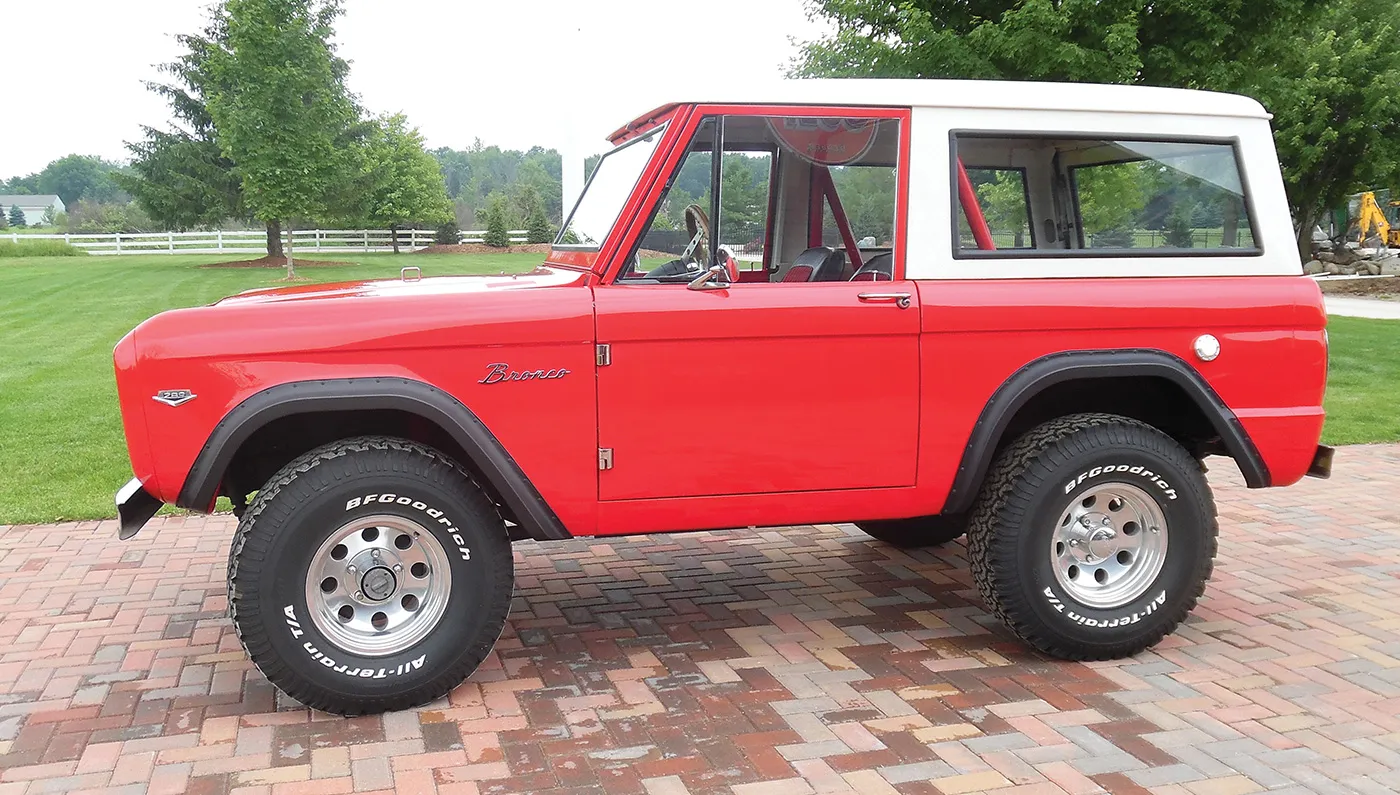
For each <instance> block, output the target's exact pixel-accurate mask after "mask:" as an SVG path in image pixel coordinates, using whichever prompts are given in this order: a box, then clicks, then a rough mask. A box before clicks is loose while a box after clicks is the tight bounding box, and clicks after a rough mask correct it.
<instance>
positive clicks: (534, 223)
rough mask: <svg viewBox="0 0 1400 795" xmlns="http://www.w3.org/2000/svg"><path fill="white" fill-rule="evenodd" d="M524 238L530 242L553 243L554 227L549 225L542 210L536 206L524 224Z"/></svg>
mask: <svg viewBox="0 0 1400 795" xmlns="http://www.w3.org/2000/svg"><path fill="white" fill-rule="evenodd" d="M525 229H526V233H525V234H526V240H527V241H528V242H530V243H553V242H554V227H552V226H550V225H549V219H548V218H546V217H545V215H544V210H543V209H541V208H539V207H536V208H535V211H534V212H532V213H530V218H529V219H528V221H527V222H526V224H525Z"/></svg>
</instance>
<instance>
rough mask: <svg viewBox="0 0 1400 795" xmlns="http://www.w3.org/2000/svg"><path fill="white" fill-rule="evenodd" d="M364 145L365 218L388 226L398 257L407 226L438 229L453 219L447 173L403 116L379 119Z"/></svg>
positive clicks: (373, 124)
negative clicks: (402, 231)
mask: <svg viewBox="0 0 1400 795" xmlns="http://www.w3.org/2000/svg"><path fill="white" fill-rule="evenodd" d="M364 146H365V153H364V158H363V159H364V165H365V168H366V171H365V182H366V183H367V184H366V186H365V188H364V192H363V200H364V201H365V204H366V211H365V217H366V219H367V220H369V222H370V223H373V224H387V225H388V227H389V230H390V231H391V233H392V237H393V243H394V253H398V250H399V235H398V230H399V226H400V225H401V224H405V223H424V224H431V225H435V226H436V225H439V224H444V223H446V222H447V221H448V220H449V219H451V217H452V205H451V202H450V201H449V200H448V198H447V190H446V188H444V187H443V181H442V171H441V170H440V169H439V168H438V163H437V161H436V160H435V159H434V158H433V156H432V155H430V154H428V153H427V151H425V150H424V149H423V136H422V135H420V134H419V132H418V130H416V129H413V130H410V129H408V121H407V120H406V119H405V118H404V117H403V115H401V114H400V115H394V116H388V117H385V118H383V119H377V120H375V121H374V122H373V123H372V124H371V125H370V132H369V134H368V135H367V136H366V140H365V143H364ZM454 242H455V241H454Z"/></svg>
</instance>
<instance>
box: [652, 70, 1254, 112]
mask: <svg viewBox="0 0 1400 795" xmlns="http://www.w3.org/2000/svg"><path fill="white" fill-rule="evenodd" d="M669 101H670V102H685V103H701V104H724V105H759V104H773V105H818V104H820V105H850V106H870V107H928V108H968V109H977V110H1011V111H1085V112H1090V113H1138V114H1147V113H1151V114H1159V115H1180V116H1226V117H1236V118H1251V119H1266V120H1267V119H1271V118H1273V116H1272V115H1271V114H1270V113H1269V112H1268V111H1266V110H1265V109H1264V106H1263V105H1261V104H1259V102H1258V100H1255V99H1253V98H1251V97H1246V96H1241V95H1238V94H1225V93H1221V92H1216V91H1201V90H1196V89H1186V88H1162V87H1158V86H1129V85H1109V84H1098V83H1048V82H1045V83H1042V82H1027V81H1011V80H910V79H897V80H891V79H875V78H851V79H814V80H780V81H775V82H769V83H758V84H736V85H734V86H733V87H732V88H724V87H717V88H715V89H714V90H713V91H712V92H707V93H706V94H705V95H702V96H690V97H684V98H676V97H671V98H670V99H669ZM664 104H667V102H666V101H665V100H663V101H659V102H653V103H651V104H649V105H648V106H647V107H650V108H655V107H659V106H662V105H664Z"/></svg>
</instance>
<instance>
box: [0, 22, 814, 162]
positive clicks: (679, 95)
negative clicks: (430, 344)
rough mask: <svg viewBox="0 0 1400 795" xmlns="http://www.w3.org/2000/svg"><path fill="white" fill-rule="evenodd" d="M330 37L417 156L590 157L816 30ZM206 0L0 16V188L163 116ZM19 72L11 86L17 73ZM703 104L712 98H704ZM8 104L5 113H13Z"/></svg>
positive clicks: (517, 28)
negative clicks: (421, 150)
mask: <svg viewBox="0 0 1400 795" xmlns="http://www.w3.org/2000/svg"><path fill="white" fill-rule="evenodd" d="M344 4H345V11H346V13H345V16H344V17H343V18H342V19H341V21H340V24H339V26H338V28H337V34H338V35H337V39H336V41H337V43H338V45H339V51H340V54H341V55H342V56H343V57H345V58H348V59H349V60H350V61H351V62H352V64H351V69H350V79H349V84H350V89H351V90H352V91H354V92H355V93H356V94H358V95H359V97H360V100H361V103H362V104H363V105H364V106H365V107H366V108H367V109H368V110H370V111H371V112H374V113H394V112H403V113H405V114H406V115H407V116H408V119H409V121H410V123H411V124H413V125H415V126H417V127H418V128H419V129H420V130H421V131H422V133H423V135H424V137H425V138H426V140H427V144H428V146H429V148H436V147H439V146H448V147H452V148H457V149H462V148H466V147H468V146H470V145H471V144H472V142H473V141H474V140H475V139H477V138H480V139H481V141H482V142H483V143H484V144H486V145H488V146H489V145H492V144H496V145H499V146H501V147H503V148H510V149H524V148H528V147H530V146H533V145H536V144H538V145H541V146H545V147H555V148H559V149H561V150H565V151H566V153H569V152H571V153H572V156H575V157H582V156H583V155H586V154H591V153H594V152H599V151H603V150H605V149H606V148H607V143H606V142H605V140H604V138H605V136H606V135H607V134H608V133H610V132H612V131H613V130H615V129H617V128H618V127H620V126H622V125H623V124H624V123H626V122H627V121H629V120H630V119H632V118H633V117H635V116H637V115H639V114H641V113H642V112H644V111H646V110H649V109H651V108H653V107H655V106H657V105H659V104H662V103H663V102H666V101H669V100H676V99H684V98H686V96H685V95H686V94H687V93H692V90H693V89H695V88H697V87H701V86H704V87H706V88H710V87H714V86H723V85H733V84H742V83H744V82H746V81H754V80H765V81H766V80H773V79H777V78H779V77H781V75H782V73H783V71H784V70H785V69H786V67H787V65H788V63H789V62H790V61H791V59H792V57H793V56H794V55H795V54H796V46H795V45H794V44H793V40H794V39H795V40H797V41H804V40H809V39H813V38H816V37H818V36H820V34H821V33H822V32H823V31H824V27H823V26H822V25H821V23H818V22H813V21H811V20H809V19H808V18H807V14H806V11H805V9H804V6H803V2H802V0H703V2H694V0H689V1H688V2H676V1H675V0H533V1H532V0H513V1H510V0H508V1H507V2H500V0H494V1H493V2H481V0H394V2H390V1H389V0H345V3H344ZM206 7H207V3H206V2H204V0H134V2H113V0H66V2H64V3H63V4H62V5H61V10H62V11H61V13H62V17H63V21H62V24H55V9H54V8H53V7H51V6H50V5H49V4H48V3H41V2H11V3H5V4H4V11H3V13H0V31H3V39H4V56H5V57H4V61H5V62H6V63H7V64H8V65H9V66H8V67H7V68H8V69H9V70H10V71H9V73H8V74H9V76H8V77H7V78H6V85H7V86H9V87H10V88H11V89H12V90H11V92H10V99H9V100H8V101H7V106H8V112H7V113H6V114H5V115H7V116H9V117H10V118H9V119H8V120H7V121H5V122H4V123H0V179H8V178H9V177H12V176H22V175H25V174H30V173H33V172H36V171H39V170H41V169H42V168H43V167H44V166H45V165H47V164H48V163H49V161H51V160H54V159H56V158H59V157H62V156H64V155H67V154H73V153H77V154H88V155H98V156H101V157H104V158H107V159H112V160H124V159H126V157H127V152H126V149H125V147H124V145H123V142H124V141H132V140H137V139H139V138H140V137H141V125H143V124H146V125H150V126H154V127H163V126H165V124H166V123H167V122H168V120H169V113H168V110H167V108H166V106H165V104H164V103H163V102H162V101H161V100H160V99H159V98H158V97H156V96H155V95H154V94H152V93H150V92H149V91H147V90H146V88H145V86H144V84H143V81H147V80H159V79H161V75H160V73H159V72H158V71H157V69H156V68H155V67H156V65H158V64H160V63H163V62H166V61H169V60H172V59H173V58H174V57H175V56H176V55H178V54H179V47H178V45H177V44H176V42H175V41H174V38H173V35H174V34H177V33H188V32H195V31H197V30H199V28H200V27H201V24H202V20H203V19H204V17H205V15H206ZM17 74H23V75H24V80H23V88H22V89H20V88H18V87H17V86H16V85H15V82H14V81H15V76H16V75H17ZM704 93H710V92H709V91H706V92H704ZM17 103H19V104H17Z"/></svg>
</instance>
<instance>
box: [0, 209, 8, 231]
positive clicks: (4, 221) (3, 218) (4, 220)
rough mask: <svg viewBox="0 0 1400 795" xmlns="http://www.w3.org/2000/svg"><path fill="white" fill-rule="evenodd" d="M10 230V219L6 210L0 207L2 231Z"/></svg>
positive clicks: (0, 226)
mask: <svg viewBox="0 0 1400 795" xmlns="http://www.w3.org/2000/svg"><path fill="white" fill-rule="evenodd" d="M9 228H10V219H9V217H8V216H7V215H6V213H5V212H4V208H3V207H0V229H9Z"/></svg>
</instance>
